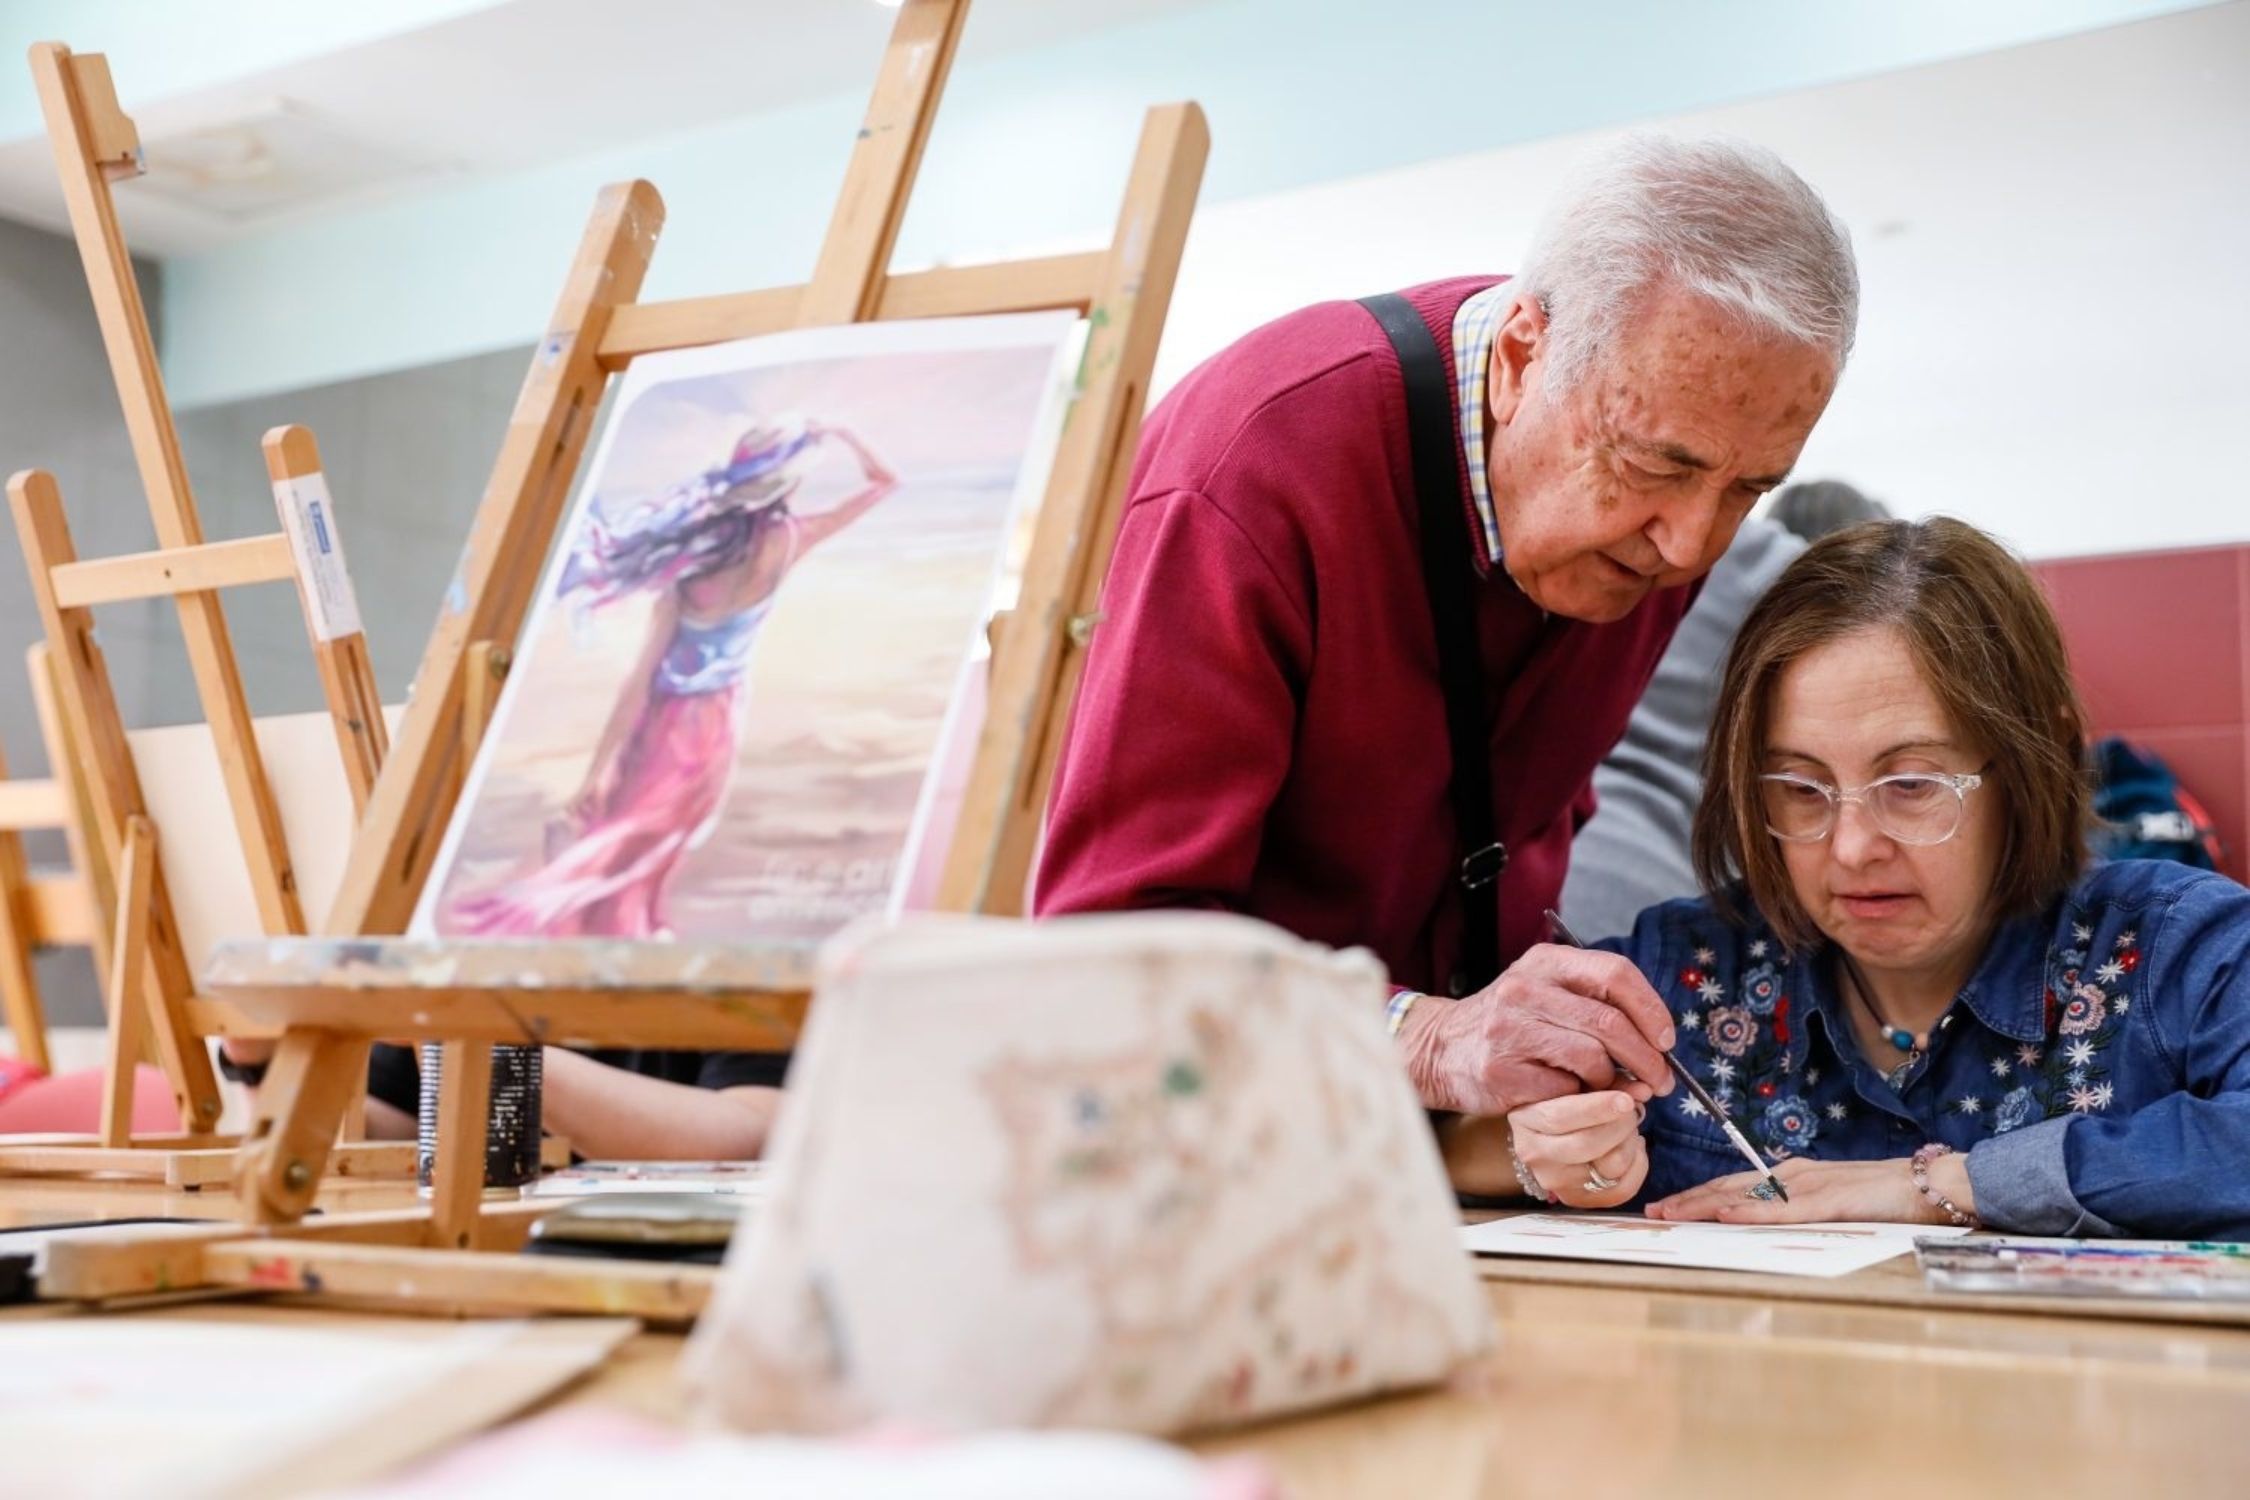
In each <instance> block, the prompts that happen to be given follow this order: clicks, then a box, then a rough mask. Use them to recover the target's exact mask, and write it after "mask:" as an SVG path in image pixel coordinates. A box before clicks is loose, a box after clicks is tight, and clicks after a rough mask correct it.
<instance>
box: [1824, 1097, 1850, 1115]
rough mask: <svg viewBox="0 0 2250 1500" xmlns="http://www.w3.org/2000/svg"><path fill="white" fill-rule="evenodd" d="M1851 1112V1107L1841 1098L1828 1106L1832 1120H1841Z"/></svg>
mask: <svg viewBox="0 0 2250 1500" xmlns="http://www.w3.org/2000/svg"><path fill="white" fill-rule="evenodd" d="M1850 1113H1851V1109H1850V1107H1849V1106H1848V1105H1846V1104H1845V1103H1844V1101H1843V1100H1841V1099H1839V1100H1837V1101H1836V1102H1835V1103H1834V1104H1831V1105H1829V1106H1828V1118H1829V1119H1831V1120H1841V1119H1843V1118H1844V1117H1845V1116H1846V1115H1849V1114H1850Z"/></svg>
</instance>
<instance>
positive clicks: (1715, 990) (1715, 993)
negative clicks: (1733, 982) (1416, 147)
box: [1695, 979, 1726, 1001]
mask: <svg viewBox="0 0 2250 1500" xmlns="http://www.w3.org/2000/svg"><path fill="white" fill-rule="evenodd" d="M1695 993H1696V994H1697V995H1699V996H1701V997H1702V998H1703V999H1704V1000H1707V1001H1708V1000H1717V999H1719V998H1721V997H1722V996H1724V995H1725V994H1726V989H1725V987H1724V986H1722V985H1721V984H1720V983H1719V981H1717V980H1716V979H1706V980H1704V981H1703V982H1702V983H1701V984H1699V985H1697V986H1696V987H1695Z"/></svg>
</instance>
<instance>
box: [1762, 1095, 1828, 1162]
mask: <svg viewBox="0 0 2250 1500" xmlns="http://www.w3.org/2000/svg"><path fill="white" fill-rule="evenodd" d="M1765 1128H1766V1135H1767V1138H1768V1139H1770V1140H1773V1141H1775V1142H1777V1143H1779V1144H1781V1145H1783V1146H1787V1147H1788V1148H1789V1149H1790V1150H1792V1151H1802V1150H1804V1149H1805V1147H1807V1146H1809V1145H1811V1144H1812V1138H1813V1137H1814V1136H1815V1135H1817V1134H1819V1133H1820V1122H1819V1119H1818V1117H1817V1116H1815V1115H1814V1114H1813V1107H1812V1106H1811V1105H1810V1104H1807V1103H1806V1102H1805V1101H1804V1099H1803V1098H1802V1097H1801V1096H1800V1095H1797V1094H1784V1095H1783V1096H1782V1097H1781V1098H1779V1099H1776V1100H1774V1101H1773V1102H1772V1103H1771V1104H1769V1105H1767V1106H1766V1113H1765Z"/></svg>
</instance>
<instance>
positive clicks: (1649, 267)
mask: <svg viewBox="0 0 2250 1500" xmlns="http://www.w3.org/2000/svg"><path fill="white" fill-rule="evenodd" d="M1518 281H1519V284H1520V285H1521V286H1522V288H1523V289H1524V290H1525V291H1528V292H1530V293H1531V294H1532V295H1534V296H1535V297H1537V298H1538V299H1539V304H1540V306H1541V307H1543V308H1544V309H1545V310H1546V313H1547V341H1546V348H1545V350H1544V352H1543V354H1542V358H1544V359H1546V360H1547V361H1549V362H1550V363H1549V367H1548V370H1547V376H1546V378H1547V381H1548V383H1549V384H1550V386H1551V387H1552V388H1553V389H1555V390H1556V391H1558V392H1560V391H1564V390H1568V389H1569V388H1570V387H1571V386H1572V385H1574V384H1575V383H1576V382H1577V381H1578V380H1579V378H1580V377H1582V376H1584V375H1585V374H1586V372H1587V371H1588V369H1590V368H1591V367H1592V366H1593V365H1594V364H1595V363H1596V362H1597V360H1599V359H1600V358H1601V357H1602V356H1603V355H1604V354H1605V353H1606V352H1607V351H1608V350H1609V349H1610V348H1611V347H1613V346H1614V345H1615V343H1616V342H1617V340H1618V338H1619V336H1620V335H1621V334H1622V333H1623V332H1624V331H1625V328H1626V326H1627V324H1628V323H1629V322H1630V320H1631V319H1632V317H1633V316H1634V315H1635V313H1636V312H1637V311H1638V310H1639V307H1640V304H1641V302H1642V301H1643V300H1644V299H1645V297H1646V296H1647V295H1648V294H1649V293H1650V292H1652V291H1655V290H1657V289H1658V288H1671V289H1674V290H1677V291H1681V292H1685V293H1687V294H1688V295H1690V296H1694V297H1699V298H1702V299H1703V300H1704V301H1707V302H1710V303H1712V304H1715V305H1716V306H1718V307H1719V308H1721V309H1723V310H1725V311H1727V312H1729V313H1732V314H1735V315H1736V316H1737V317H1739V318H1740V319H1741V320H1742V321H1743V322H1745V323H1746V324H1748V325H1749V326H1750V328H1751V329H1753V330H1755V331H1756V332H1759V333H1762V334H1766V335H1769V336H1772V337H1777V338H1780V339H1783V340H1786V341H1789V342H1792V343H1799V344H1809V345H1811V346H1813V347H1815V348H1819V349H1824V350H1826V351H1827V352H1828V353H1829V354H1831V355H1832V356H1833V357H1834V359H1835V362H1836V367H1837V369H1839V370H1841V369H1842V368H1843V365H1844V361H1845V359H1846V358H1847V357H1849V356H1850V354H1851V348H1852V335H1853V332H1854V330H1855V328H1856V327H1857V325H1858V322H1859V268H1858V266H1857V264H1856V263H1855V262H1854V261H1853V259H1852V237H1851V233H1850V231H1848V230H1847V229H1845V228H1844V225H1843V221H1842V220H1840V219H1838V218H1837V217H1836V215H1835V214H1834V213H1832V212H1830V211H1829V208H1828V205H1827V204H1826V203H1823V202H1822V201H1821V198H1820V195H1819V194H1818V193H1816V192H1814V191H1813V190H1812V188H1811V187H1810V186H1808V185H1807V184H1806V182H1805V180H1804V179H1803V178H1801V177H1799V176H1798V175H1797V174H1796V173H1795V172H1793V171H1791V170H1790V169H1789V167H1788V165H1787V164H1786V163H1784V162H1783V161H1782V159H1781V158H1780V157H1778V156H1776V155H1775V154H1774V153H1773V152H1771V151H1768V150H1766V149H1765V148H1764V147H1762V146H1753V145H1750V144H1749V143H1748V142H1745V141H1734V140H1725V139H1709V140H1696V141H1685V140H1676V139H1673V138H1671V137H1668V136H1661V135H1649V134H1636V135H1632V136H1628V137H1627V138H1626V139H1625V140H1624V141H1623V142H1622V143H1621V144H1619V145H1618V146H1616V147H1614V148H1612V149H1610V150H1608V151H1605V152H1602V153H1600V154H1598V155H1596V156H1595V157H1593V158H1591V159H1590V160H1588V161H1587V162H1585V163H1584V164H1582V166H1581V168H1580V175H1579V176H1578V177H1577V179H1576V180H1575V181H1574V182H1573V183H1572V184H1571V186H1570V187H1569V188H1568V189H1567V190H1566V191H1565V192H1564V193H1563V194H1562V195H1561V196H1560V197H1559V198H1558V199H1557V200H1556V201H1555V202H1554V204H1553V205H1552V206H1551V207H1550V208H1549V209H1548V211H1547V216H1546V218H1545V220H1544V221H1543V222H1542V223H1541V224H1540V226H1539V232H1538V234H1537V235H1536V236H1535V237H1534V238H1533V240H1532V245H1531V253H1530V255H1529V257H1528V258H1527V259H1526V261H1525V263H1524V266H1523V268H1522V271H1521V273H1520V275H1519V278H1518Z"/></svg>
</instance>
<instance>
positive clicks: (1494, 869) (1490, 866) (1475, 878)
mask: <svg viewBox="0 0 2250 1500" xmlns="http://www.w3.org/2000/svg"><path fill="white" fill-rule="evenodd" d="M1507 868H1508V846H1507V845H1506V844H1503V843H1501V842H1499V841H1498V840H1497V839H1495V840H1494V841H1493V842H1491V843H1489V844H1487V845H1485V846H1484V847H1483V848H1482V849H1479V850H1478V851H1477V852H1476V853H1474V854H1472V855H1470V856H1469V857H1468V858H1467V859H1464V860H1462V861H1461V887H1462V889H1463V890H1470V891H1474V890H1481V889H1482V888H1483V887H1485V886H1488V885H1490V884H1492V882H1493V881H1495V880H1498V879H1499V878H1500V872H1501V871H1502V870H1505V869H1507Z"/></svg>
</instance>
